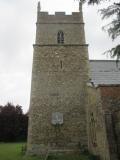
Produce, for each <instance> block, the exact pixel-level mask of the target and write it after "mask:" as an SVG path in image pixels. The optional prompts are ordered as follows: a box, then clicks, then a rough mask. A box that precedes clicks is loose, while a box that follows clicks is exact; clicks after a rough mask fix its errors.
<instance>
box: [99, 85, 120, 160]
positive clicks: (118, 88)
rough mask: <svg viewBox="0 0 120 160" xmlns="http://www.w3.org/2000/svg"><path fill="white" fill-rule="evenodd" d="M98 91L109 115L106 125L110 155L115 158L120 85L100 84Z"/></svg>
mask: <svg viewBox="0 0 120 160" xmlns="http://www.w3.org/2000/svg"><path fill="white" fill-rule="evenodd" d="M100 92H101V97H102V107H103V110H104V112H105V113H106V115H107V113H109V114H110V115H111V122H110V120H109V121H107V122H106V126H107V127H108V129H109V130H108V133H107V134H108V140H109V147H110V152H111V156H112V157H113V159H115V158H114V157H115V156H116V155H118V156H119V157H120V138H119V135H120V85H109V86H107V85H101V86H100Z"/></svg>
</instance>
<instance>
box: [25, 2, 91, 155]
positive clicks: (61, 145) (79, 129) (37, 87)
mask: <svg viewBox="0 0 120 160" xmlns="http://www.w3.org/2000/svg"><path fill="white" fill-rule="evenodd" d="M40 8H41V7H40V3H38V12H37V30H36V42H35V45H34V56H33V70H32V85H31V99H30V111H29V129H28V147H27V152H28V153H29V154H46V153H47V152H50V153H51V152H52V153H53V152H73V151H79V150H80V148H81V147H85V148H87V124H86V95H87V85H86V83H87V81H88V50H87V47H88V45H87V44H86V42H85V33H84V22H83V16H82V6H81V4H80V7H79V10H80V11H79V12H73V13H72V14H71V15H66V14H65V13H64V12H56V13H55V15H49V14H48V13H47V12H41V9H40Z"/></svg>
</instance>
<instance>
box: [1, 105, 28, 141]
mask: <svg viewBox="0 0 120 160" xmlns="http://www.w3.org/2000/svg"><path fill="white" fill-rule="evenodd" d="M27 125H28V117H27V115H25V114H23V111H22V107H21V106H19V105H17V106H14V105H13V104H11V103H7V104H6V105H5V106H0V141H2V142H8V141H10V142H14V141H23V140H26V137H27Z"/></svg>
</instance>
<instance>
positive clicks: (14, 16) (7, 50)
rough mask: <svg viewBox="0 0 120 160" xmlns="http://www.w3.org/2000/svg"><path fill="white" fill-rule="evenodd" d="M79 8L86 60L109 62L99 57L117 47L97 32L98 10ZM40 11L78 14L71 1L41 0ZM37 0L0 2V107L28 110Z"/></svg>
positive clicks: (100, 25)
mask: <svg viewBox="0 0 120 160" xmlns="http://www.w3.org/2000/svg"><path fill="white" fill-rule="evenodd" d="M107 5H108V3H106V4H104V5H101V6H94V7H93V6H89V7H88V6H87V5H85V6H84V7H83V13H84V21H85V32H86V42H87V44H89V57H90V59H109V57H106V55H103V54H102V53H103V52H104V51H106V50H107V49H109V48H111V47H112V46H114V44H117V42H119V40H117V41H116V42H114V43H113V42H112V41H111V40H110V38H109V37H108V35H107V33H104V32H103V31H102V30H101V27H102V26H103V25H104V24H105V21H104V22H103V21H102V20H101V17H100V15H99V14H98V11H97V10H98V9H99V8H101V7H103V6H107ZM41 6H42V11H49V12H50V13H52V14H53V13H54V11H66V13H67V14H70V13H71V12H72V11H78V2H76V1H74V0H41ZM36 9H37V0H20V1H18V0H0V104H1V105H4V104H6V103H7V102H12V103H13V104H15V105H16V104H19V105H21V106H23V109H24V112H26V111H27V110H28V108H29V97H30V85H31V70H32V56H33V55H32V54H33V47H32V44H33V43H34V39H35V30H36V25H35V23H36V17H37V15H36Z"/></svg>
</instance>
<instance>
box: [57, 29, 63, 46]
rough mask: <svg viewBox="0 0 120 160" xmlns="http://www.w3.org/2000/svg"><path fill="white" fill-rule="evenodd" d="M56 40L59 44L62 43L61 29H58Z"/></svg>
mask: <svg viewBox="0 0 120 160" xmlns="http://www.w3.org/2000/svg"><path fill="white" fill-rule="evenodd" d="M57 42H58V43H59V44H63V43H64V33H63V32H62V31H59V32H58V35H57Z"/></svg>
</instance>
